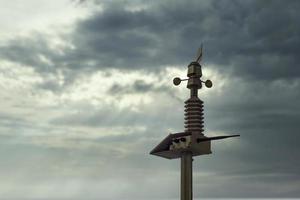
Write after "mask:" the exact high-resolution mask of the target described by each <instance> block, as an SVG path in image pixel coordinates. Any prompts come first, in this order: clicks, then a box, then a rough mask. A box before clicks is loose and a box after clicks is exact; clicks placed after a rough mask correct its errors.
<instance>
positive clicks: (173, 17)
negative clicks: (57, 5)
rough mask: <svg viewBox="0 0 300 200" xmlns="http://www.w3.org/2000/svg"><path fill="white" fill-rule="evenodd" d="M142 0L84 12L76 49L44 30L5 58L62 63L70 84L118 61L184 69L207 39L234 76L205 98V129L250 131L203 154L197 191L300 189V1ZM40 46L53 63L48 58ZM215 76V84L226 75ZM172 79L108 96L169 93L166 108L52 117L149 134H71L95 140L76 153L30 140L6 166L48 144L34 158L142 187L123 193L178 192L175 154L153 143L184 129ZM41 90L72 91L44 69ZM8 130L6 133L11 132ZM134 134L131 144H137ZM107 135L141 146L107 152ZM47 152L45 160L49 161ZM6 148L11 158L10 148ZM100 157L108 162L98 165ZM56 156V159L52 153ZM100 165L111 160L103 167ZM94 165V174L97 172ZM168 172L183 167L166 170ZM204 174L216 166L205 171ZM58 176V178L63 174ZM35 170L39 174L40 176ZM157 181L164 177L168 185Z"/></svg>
mask: <svg viewBox="0 0 300 200" xmlns="http://www.w3.org/2000/svg"><path fill="white" fill-rule="evenodd" d="M135 2H136V1H135ZM98 3H99V2H98ZM138 3H139V4H143V5H145V8H143V9H140V10H137V11H132V10H130V9H128V8H129V7H130V6H132V4H131V3H130V2H126V1H125V2H123V3H120V2H114V3H111V2H104V3H103V2H102V4H101V2H100V3H99V4H101V5H103V6H104V7H103V11H101V12H100V11H99V12H94V13H93V14H91V16H89V17H88V18H86V19H82V20H81V21H79V22H78V23H77V24H76V27H75V28H74V32H72V33H71V34H70V35H69V36H68V37H69V38H67V37H66V36H63V37H65V38H66V41H67V42H70V43H71V44H72V45H73V46H74V48H69V47H64V48H62V49H61V50H62V51H63V52H64V53H63V54H58V53H56V52H55V51H54V50H53V49H51V48H50V46H49V43H48V41H47V39H46V38H43V36H42V35H37V36H36V37H34V38H32V39H28V38H27V39H24V38H16V39H14V40H11V41H8V42H7V43H6V44H3V45H1V47H0V57H1V58H2V59H7V60H11V61H13V62H17V63H20V64H24V65H27V66H32V67H34V68H35V70H36V71H37V72H39V73H40V74H41V75H42V76H43V77H44V76H45V74H48V73H54V74H55V73H56V71H57V70H58V69H60V70H63V73H65V74H64V76H65V78H66V80H67V81H66V82H67V83H70V84H72V81H74V80H75V79H76V76H79V75H82V74H86V75H89V74H92V73H94V72H95V71H98V70H107V71H109V70H110V69H116V68H117V69H122V70H124V71H123V72H124V73H126V71H128V70H140V71H144V73H147V71H160V70H162V68H163V67H164V66H165V65H171V66H172V65H176V66H178V65H182V66H186V65H187V64H188V63H189V62H190V61H191V59H192V58H193V55H194V54H195V52H196V49H197V48H198V47H199V45H200V43H201V42H204V66H203V67H204V68H205V67H206V66H208V65H209V64H211V65H209V66H212V67H214V68H215V69H217V70H218V71H219V72H220V73H223V74H225V75H227V76H228V77H229V80H230V82H229V83H226V85H225V87H224V88H223V90H222V92H221V95H220V96H218V94H211V95H210V96H205V95H204V96H203V100H204V102H205V117H206V118H205V125H206V128H207V129H208V130H210V131H211V132H219V131H221V132H226V133H239V134H241V135H242V137H241V138H240V139H234V140H233V142H235V143H230V141H224V142H216V143H215V144H214V145H213V151H214V154H213V156H207V157H206V156H203V157H201V158H199V159H198V158H197V159H196V161H195V175H196V178H195V185H196V186H195V187H197V188H201V190H199V192H198V191H195V196H197V197H202V196H208V197H224V196H226V197H299V195H300V194H299V191H298V188H297V186H299V174H300V172H299V169H298V167H297V166H299V164H300V163H299V161H298V160H299V159H298V157H297V156H298V155H297V152H299V139H300V138H299V134H298V132H299V125H298V122H299V120H300V113H299V109H300V108H299V103H298V101H299V97H300V93H299V91H300V82H299V75H300V71H299V69H298V67H297V66H298V65H299V56H298V54H299V41H300V40H299V31H300V29H299V26H298V21H299V14H298V13H299V12H298V10H299V6H300V4H299V3H298V1H287V2H283V1H276V0H274V1H200V2H199V1H187V2H186V1H185V2H180V1H163V2H156V3H146V2H143V1H138ZM40 55H43V56H45V57H46V58H47V59H48V60H50V61H51V62H52V63H53V64H49V63H47V62H44V61H43V59H41V56H40ZM111 77H113V75H111ZM68 80H69V81H68ZM213 81H214V83H215V84H218V81H219V80H213ZM170 87H172V86H171V85H169V86H158V85H155V84H152V83H151V84H150V83H146V82H145V81H143V80H136V81H134V82H132V84H128V85H121V84H117V83H115V84H113V85H112V86H111V87H110V88H108V90H107V95H110V96H112V97H115V98H122V97H124V96H125V95H128V94H146V93H151V92H152V93H153V95H157V94H162V93H166V94H167V96H168V99H167V100H170V102H171V103H170V104H172V106H170V107H167V104H166V103H165V102H164V103H165V104H164V105H161V104H162V103H161V102H162V99H159V98H157V102H155V103H153V104H151V105H147V106H145V105H142V106H140V107H143V108H141V110H140V112H136V111H132V109H130V108H126V109H120V110H119V109H118V108H116V107H114V106H111V105H100V106H99V107H84V108H82V109H81V110H80V108H78V107H77V108H78V109H79V110H80V112H77V113H76V112H74V113H73V114H66V113H59V115H58V116H56V118H54V119H52V120H50V121H49V124H50V125H52V126H54V127H60V128H62V127H80V126H83V127H89V128H95V129H97V128H99V127H122V126H132V127H134V126H144V127H146V129H145V130H144V131H141V132H140V133H136V134H134V133H133V134H128V135H126V134H125V135H117V136H105V137H100V138H98V139H94V140H90V139H83V138H80V139H74V138H73V139H65V140H64V141H63V143H64V144H69V143H71V144H73V145H74V144H76V145H77V146H80V145H83V146H85V145H86V146H88V147H90V149H89V148H86V149H85V150H80V151H79V150H78V151H77V150H76V152H75V153H76V154H77V155H74V152H73V153H72V152H67V151H65V150H63V149H60V147H57V146H56V147H51V148H50V147H49V149H47V150H45V149H43V147H40V146H39V147H36V146H34V147H32V146H31V148H36V149H33V150H30V149H29V150H28V149H27V150H28V152H26V150H24V149H26V148H27V146H26V147H22V148H21V149H19V150H16V149H17V147H15V146H14V147H9V148H8V149H9V150H14V148H15V151H16V152H15V153H14V154H13V158H11V159H12V160H4V161H3V163H6V164H7V165H6V166H7V168H9V166H11V165H18V164H19V161H18V160H19V159H20V157H18V156H20V155H19V154H18V153H20V152H23V150H24V153H23V154H21V155H23V156H29V155H36V153H34V152H40V151H41V149H43V150H42V151H41V153H38V155H36V156H37V157H35V158H33V159H32V160H34V161H37V162H39V163H41V165H42V166H43V167H45V168H46V166H45V165H46V164H49V163H51V164H53V163H59V165H61V168H63V169H66V168H67V169H69V168H73V167H74V168H77V169H78V172H72V173H70V174H71V175H77V176H86V177H88V178H87V179H89V180H91V179H90V178H91V177H92V178H93V177H96V178H95V179H96V180H97V181H96V182H97V183H100V182H101V180H102V179H103V180H113V181H112V182H113V183H118V181H119V182H122V181H124V182H127V183H128V185H132V184H133V185H134V184H137V185H140V188H141V189H140V190H141V191H140V192H139V193H137V194H135V193H134V192H132V191H133V189H132V188H131V187H130V188H129V189H128V191H127V192H123V193H122V192H120V193H118V194H119V196H124V195H125V196H126V195H127V197H136V198H141V197H142V196H143V194H144V193H146V192H147V191H146V189H145V188H151V187H154V189H153V191H152V190H151V193H157V195H153V196H151V197H153V198H154V197H155V198H158V197H170V198H173V197H176V196H177V195H176V193H175V194H174V191H175V190H176V188H177V186H176V184H177V183H175V182H176V181H177V180H179V179H178V178H179V176H178V175H179V174H178V169H179V168H178V162H177V161H173V162H172V161H163V160H162V159H159V158H155V157H151V156H148V152H149V150H150V149H151V148H152V147H153V146H155V145H156V144H157V143H158V142H159V140H160V139H162V137H163V136H164V135H165V134H167V130H168V128H172V130H178V131H182V129H183V125H182V124H183V122H182V121H183V120H182V119H183V113H182V114H180V113H179V112H178V110H180V109H181V110H180V111H182V109H183V104H177V103H178V102H176V103H174V102H175V101H174V100H175V98H177V100H179V99H181V98H182V97H180V98H179V97H178V95H177V94H176V89H170ZM37 88H42V89H45V90H52V91H59V92H61V93H63V92H64V89H65V88H64V85H63V86H61V85H59V84H58V83H56V82H55V80H52V81H47V79H46V78H45V82H43V83H42V84H41V85H37ZM213 89H214V88H213ZM213 89H212V91H213ZM88 103H89V102H87V104H88ZM158 104H159V106H161V107H159V106H158ZM164 106H165V107H167V108H165V107H164ZM177 107H180V109H178V108H177ZM150 111H152V112H150ZM0 118H1V120H2V118H4V119H6V120H2V121H3V122H2V123H1V124H2V126H4V125H5V123H6V121H9V123H12V121H16V126H24V125H22V124H17V123H18V122H19V119H17V118H16V119H15V118H12V119H8V117H7V116H4V115H1V116H0ZM11 126H12V125H11V124H10V127H11ZM3 138H4V136H3ZM11 139H12V138H11V137H8V136H5V139H3V140H11ZM47 139H49V140H51V138H42V140H45V141H44V142H46V141H47ZM52 139H53V138H52ZM130 143H131V144H134V145H133V146H130V145H129V144H130ZM41 144H44V143H43V142H41ZM110 144H113V145H117V146H122V145H124V147H123V149H125V150H128V149H129V148H134V149H135V150H136V151H133V150H129V152H130V153H128V154H126V153H122V152H119V151H113V152H110V151H107V149H106V148H107V145H110ZM76 145H75V146H76ZM28 146H30V145H28ZM95 146H96V147H95ZM0 152H1V151H0ZM137 152H138V153H137ZM1 153H3V151H2V152H1ZM98 153H99V154H98ZM43 156H44V157H45V158H43V159H42V158H41V157H43ZM114 156H115V157H114ZM122 156H123V157H122ZM2 157H4V158H6V159H8V157H7V156H5V155H2ZM97 158H99V160H101V161H99V163H98V162H96V160H97ZM100 158H101V159H100ZM47 159H49V161H48V162H45V161H47ZM6 161H8V162H6ZM44 162H45V163H46V164H44ZM94 162H95V163H94ZM103 162H105V163H106V164H107V166H104V165H103V164H101V163H103ZM74 163H75V164H74ZM23 164H25V165H28V168H26V169H27V170H28V171H30V169H29V168H30V167H31V166H32V165H33V164H30V163H23ZM53 165H54V164H53ZM100 167H101V170H102V171H101V173H100V172H99V168H100ZM53 168H55V166H53ZM35 169H36V168H35ZM51 169H52V168H51ZM51 169H49V170H51ZM91 169H93V170H94V171H92V172H88V171H89V170H91ZM169 169H171V170H170V171H172V173H173V172H174V173H173V174H167V173H168V171H169ZM37 171H38V174H39V176H40V177H39V178H41V177H43V173H44V171H43V170H41V169H39V170H37ZM35 172H36V171H34V172H32V171H31V172H30V174H34V173H35ZM201 172H203V173H212V172H213V173H216V174H215V175H214V176H212V175H211V174H210V175H207V176H205V175H204V174H201ZM56 173H58V174H60V173H59V172H55V171H54V172H53V174H54V175H55V174H56ZM81 173H82V174H81ZM50 174H51V173H50ZM58 174H56V176H54V177H56V178H58ZM70 174H69V175H70ZM166 174H167V175H166ZM174 176H176V177H175V178H174ZM65 177H69V176H68V175H66V176H65ZM86 177H85V178H86ZM132 177H133V178H132ZM153 177H155V178H153ZM27 178H28V179H30V177H27ZM47 178H49V180H50V179H51V177H47ZM118 178H119V179H122V181H120V180H119V179H118ZM31 179H35V180H34V181H37V178H36V177H31ZM51 180H52V179H51ZM129 180H130V181H129ZM154 180H163V181H165V182H163V183H165V185H164V184H163V183H159V184H158V183H157V181H154ZM170 180H171V181H172V183H171V184H170V182H171V181H170ZM148 181H149V182H148ZM151 181H152V182H151ZM167 184H170V185H167ZM282 185H289V187H282ZM160 187H165V188H164V189H165V191H168V192H166V193H163V191H161V190H162V189H161V188H160ZM215 188H218V190H217V191H216V190H215ZM82 191H85V192H86V191H92V190H89V189H82ZM158 191H160V192H158ZM253 191H255V192H253ZM274 191H276V192H274ZM148 193H150V192H149V191H148V192H147V194H148ZM170 194H171V195H170ZM119 196H117V197H119Z"/></svg>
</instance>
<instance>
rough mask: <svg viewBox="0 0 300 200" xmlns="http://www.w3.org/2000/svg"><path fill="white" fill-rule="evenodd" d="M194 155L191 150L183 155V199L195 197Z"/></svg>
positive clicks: (188, 199)
mask: <svg viewBox="0 0 300 200" xmlns="http://www.w3.org/2000/svg"><path fill="white" fill-rule="evenodd" d="M192 161H193V157H192V153H191V152H185V153H183V155H182V156H181V186H180V187H181V192H180V193H181V198H180V199H181V200H192V199H193V164H192Z"/></svg>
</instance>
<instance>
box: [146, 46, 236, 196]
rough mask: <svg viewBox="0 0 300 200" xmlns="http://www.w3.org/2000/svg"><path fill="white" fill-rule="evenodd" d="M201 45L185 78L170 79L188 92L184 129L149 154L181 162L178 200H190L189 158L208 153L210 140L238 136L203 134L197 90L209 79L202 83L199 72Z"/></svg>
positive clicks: (170, 135)
mask: <svg viewBox="0 0 300 200" xmlns="http://www.w3.org/2000/svg"><path fill="white" fill-rule="evenodd" d="M202 49H203V48H202V45H201V48H199V50H198V53H197V56H196V60H195V61H193V62H191V63H190V64H189V65H188V71H187V77H188V78H186V79H181V78H178V77H176V78H174V79H173V83H174V85H179V84H180V83H181V81H188V82H187V88H188V89H189V90H190V98H189V99H188V100H187V101H185V106H184V107H185V110H184V111H185V114H184V115H185V118H184V119H185V122H184V124H185V130H184V131H183V132H179V133H173V134H169V135H168V136H167V137H166V138H165V139H163V140H162V141H161V142H160V143H159V144H158V145H157V146H156V147H155V148H154V149H153V150H152V151H151V152H150V154H152V155H156V156H160V157H163V158H167V159H175V158H180V159H181V187H180V188H181V191H180V193H181V200H192V199H193V191H192V188H193V187H192V180H193V178H192V177H193V172H192V170H193V168H192V161H193V156H200V155H204V154H211V153H212V152H211V141H212V140H220V139H225V138H229V137H238V136H240V135H226V136H216V137H207V136H205V135H204V133H203V132H204V120H203V119H204V117H203V115H204V110H203V101H201V100H200V99H199V98H198V89H201V88H202V83H204V84H205V86H206V87H207V88H211V87H212V85H213V84H212V82H211V81H210V80H206V81H202V80H201V79H200V78H201V77H202V69H201V65H200V61H201V59H202V55H203V53H202Z"/></svg>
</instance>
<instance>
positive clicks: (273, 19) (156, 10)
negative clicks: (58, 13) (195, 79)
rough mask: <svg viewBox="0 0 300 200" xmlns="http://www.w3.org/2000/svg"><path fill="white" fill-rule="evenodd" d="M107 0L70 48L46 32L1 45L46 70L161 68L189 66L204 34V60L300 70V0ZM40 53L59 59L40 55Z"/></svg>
mask: <svg viewBox="0 0 300 200" xmlns="http://www.w3.org/2000/svg"><path fill="white" fill-rule="evenodd" d="M138 2H139V1H138ZM101 3H102V6H103V11H99V12H96V11H95V12H94V13H93V14H92V15H91V16H90V17H88V18H86V19H84V20H81V21H80V22H78V23H77V25H76V28H75V31H74V32H73V33H72V34H71V35H70V37H69V38H68V40H69V41H70V42H71V43H72V44H73V45H74V46H75V49H72V48H65V49H63V51H64V55H57V54H55V52H54V51H50V50H49V48H48V47H47V45H46V44H45V42H44V41H43V40H38V41H36V40H31V41H30V40H29V41H26V42H24V41H23V42H21V43H20V41H18V40H14V41H11V42H10V43H9V44H8V45H6V46H2V47H1V56H2V57H4V58H6V59H10V60H13V61H16V62H21V63H24V64H27V65H33V66H36V67H37V68H39V69H40V68H43V70H45V69H46V68H69V69H72V70H83V69H103V68H107V67H112V68H125V69H141V68H144V69H147V70H156V69H159V68H160V67H161V66H163V65H183V66H186V65H187V64H188V62H189V61H191V59H193V57H194V55H195V52H196V49H197V48H198V47H199V45H200V44H201V42H204V62H205V63H208V64H216V65H217V66H218V67H220V69H221V70H224V71H227V72H232V73H234V74H235V75H239V76H241V77H245V78H251V79H260V80H266V79H280V78H296V77H298V76H299V74H300V70H299V68H298V67H297V66H298V64H299V56H298V54H299V46H300V39H299V37H300V36H299V35H300V28H299V26H298V25H297V24H298V21H299V19H300V15H299V12H298V10H299V3H298V1H287V2H283V1H276V0H273V1H184V2H180V1H177V2H174V1H163V2H156V3H144V2H142V1H140V4H145V5H146V7H145V8H144V9H140V10H137V11H132V10H130V9H128V5H131V6H132V4H130V3H129V2H126V1H124V2H114V3H112V2H106V1H104V2H101ZM40 53H43V54H45V55H47V57H48V59H49V60H51V61H53V63H54V64H53V66H47V65H45V63H41V62H40V61H39V59H38V58H37V55H38V54H40ZM16 55H22V56H17V57H16ZM40 70H41V69H40ZM290 71H293V73H289V72H290Z"/></svg>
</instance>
